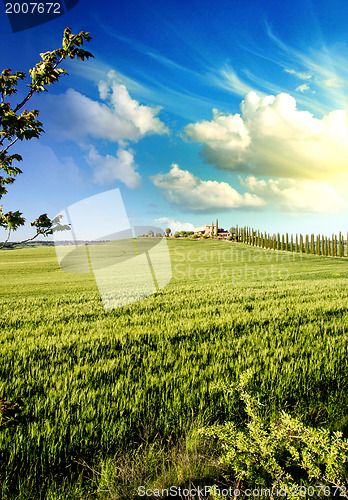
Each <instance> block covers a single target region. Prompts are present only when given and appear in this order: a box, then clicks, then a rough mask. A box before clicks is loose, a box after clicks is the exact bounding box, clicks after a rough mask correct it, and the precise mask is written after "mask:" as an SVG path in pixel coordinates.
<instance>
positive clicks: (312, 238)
mask: <svg viewBox="0 0 348 500" xmlns="http://www.w3.org/2000/svg"><path fill="white" fill-rule="evenodd" d="M311 254H313V255H314V254H315V251H314V234H311Z"/></svg>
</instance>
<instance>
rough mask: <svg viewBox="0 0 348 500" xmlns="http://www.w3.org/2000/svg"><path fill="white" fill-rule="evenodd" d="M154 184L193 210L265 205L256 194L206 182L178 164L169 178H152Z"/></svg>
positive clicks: (221, 183) (167, 198)
mask: <svg viewBox="0 0 348 500" xmlns="http://www.w3.org/2000/svg"><path fill="white" fill-rule="evenodd" d="M151 180H152V182H153V184H154V185H155V186H156V187H157V188H159V189H161V190H162V192H163V195H164V197H165V198H166V200H168V201H169V202H171V203H175V204H177V205H180V206H182V207H185V208H188V209H190V210H197V211H199V210H208V209H228V208H241V207H244V208H246V207H260V206H263V205H264V201H263V200H262V199H261V198H259V197H258V196H257V195H256V194H250V193H245V194H240V193H238V191H236V190H235V189H234V188H232V187H231V186H230V185H229V184H227V182H217V181H202V180H201V179H199V178H198V177H196V176H194V175H193V174H192V173H191V172H189V171H188V170H181V169H180V167H179V166H178V165H176V164H173V165H172V166H171V169H170V171H169V172H168V173H166V174H162V173H159V174H156V175H154V176H152V177H151Z"/></svg>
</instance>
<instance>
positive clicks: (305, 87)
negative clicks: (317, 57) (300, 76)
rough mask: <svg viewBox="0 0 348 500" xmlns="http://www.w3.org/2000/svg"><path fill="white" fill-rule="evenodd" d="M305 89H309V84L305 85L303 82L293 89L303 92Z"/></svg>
mask: <svg viewBox="0 0 348 500" xmlns="http://www.w3.org/2000/svg"><path fill="white" fill-rule="evenodd" d="M305 90H309V86H308V85H307V83H303V84H302V85H299V86H298V87H296V89H295V91H296V92H304V91H305Z"/></svg>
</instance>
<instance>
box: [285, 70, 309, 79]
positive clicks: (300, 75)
mask: <svg viewBox="0 0 348 500" xmlns="http://www.w3.org/2000/svg"><path fill="white" fill-rule="evenodd" d="M284 71H285V72H286V73H289V74H290V75H295V76H297V77H298V78H300V79H301V80H310V79H311V78H312V75H311V74H310V73H304V72H301V71H295V70H294V69H285V70H284Z"/></svg>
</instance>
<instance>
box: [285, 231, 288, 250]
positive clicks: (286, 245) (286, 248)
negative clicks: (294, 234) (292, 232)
mask: <svg viewBox="0 0 348 500" xmlns="http://www.w3.org/2000/svg"><path fill="white" fill-rule="evenodd" d="M285 250H289V235H288V233H286V238H285Z"/></svg>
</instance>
